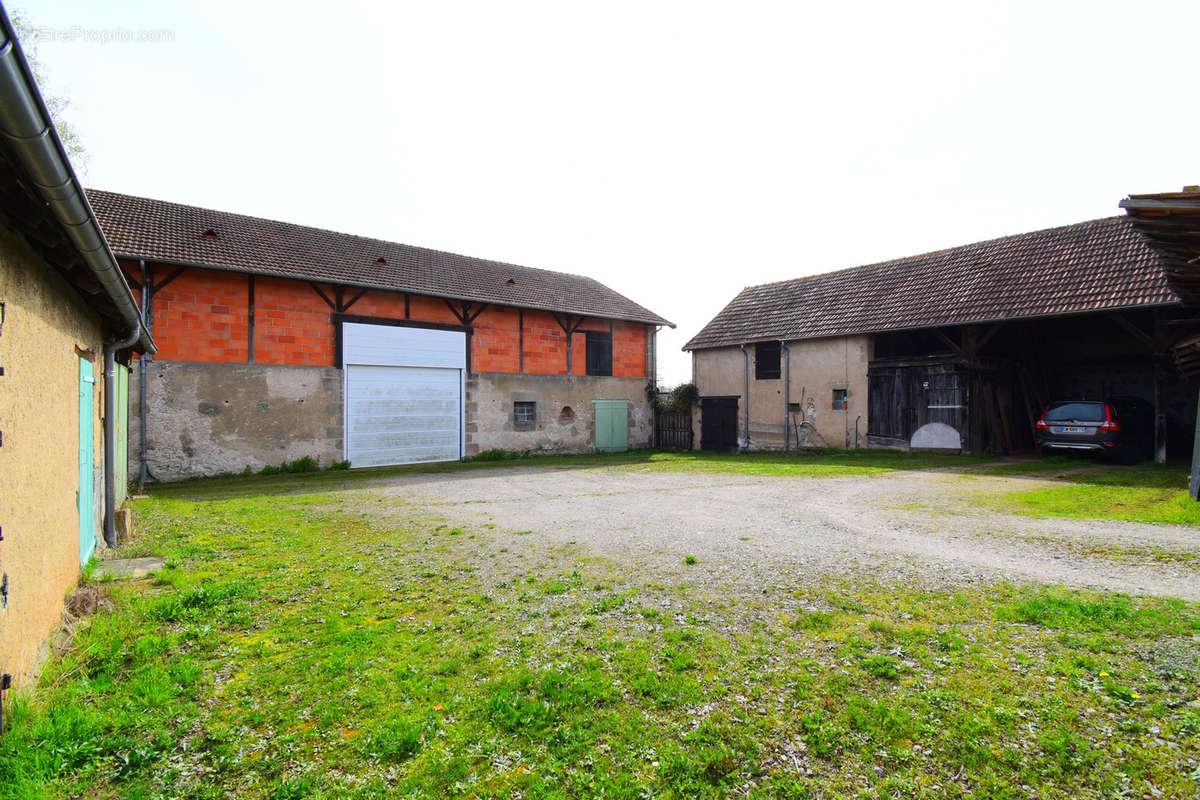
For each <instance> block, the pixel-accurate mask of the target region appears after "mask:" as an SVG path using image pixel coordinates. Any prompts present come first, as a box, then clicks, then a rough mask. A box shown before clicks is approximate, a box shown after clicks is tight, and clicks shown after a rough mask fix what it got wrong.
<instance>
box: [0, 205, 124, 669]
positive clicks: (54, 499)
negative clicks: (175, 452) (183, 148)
mask: <svg viewBox="0 0 1200 800" xmlns="http://www.w3.org/2000/svg"><path fill="white" fill-rule="evenodd" d="M3 224H4V221H0V306H2V310H0V314H2V316H0V366H2V367H3V368H4V375H3V377H0V430H2V432H3V437H4V442H3V447H0V526H2V527H3V531H4V540H3V541H2V542H0V574H3V575H6V576H7V577H8V596H7V602H4V600H3V599H0V673H5V672H7V673H11V674H12V676H13V679H14V681H15V683H16V684H18V685H20V684H22V683H24V682H26V681H27V680H28V678H29V676H30V675H31V673H32V671H33V670H34V668H35V666H36V664H37V661H38V654H39V651H41V649H42V645H43V643H44V642H45V641H46V638H47V637H48V636H49V635H50V633H51V632H52V631H53V630H54V628H55V627H56V626H58V624H59V623H60V622H61V621H62V613H63V599H64V597H65V596H66V594H67V593H68V592H69V591H70V590H71V589H72V588H73V587H74V586H75V584H76V582H77V581H78V579H79V509H78V505H77V499H76V492H77V491H78V489H79V360H80V358H81V356H82V357H83V358H86V359H87V360H89V361H91V362H92V365H93V369H94V374H95V378H96V384H95V385H94V388H93V391H92V409H93V412H92V413H93V417H92V430H93V435H94V441H93V446H92V451H93V462H94V463H93V473H94V481H93V484H94V485H93V498H94V499H95V503H94V509H93V515H94V525H95V531H96V535H97V538H98V539H99V538H100V537H102V535H103V526H102V522H103V502H104V458H103V452H104V451H103V448H102V441H103V440H102V433H103V423H102V421H101V418H100V411H101V409H102V408H103V395H102V387H103V353H102V350H101V343H102V338H101V328H100V320H99V317H98V316H97V315H96V314H95V313H94V312H92V311H91V310H90V309H88V308H87V307H86V306H85V305H84V303H83V302H82V301H81V299H80V297H79V294H78V293H77V292H76V291H75V290H74V289H72V288H71V287H70V286H68V285H67V284H66V283H65V282H64V281H63V280H62V279H61V278H60V277H59V276H58V273H57V272H55V271H54V270H53V269H52V268H51V267H50V266H49V265H47V264H45V263H44V262H43V261H42V260H41V258H40V257H39V256H38V255H36V254H35V253H34V252H33V251H32V250H31V249H30V248H29V247H28V246H27V245H26V244H25V242H24V240H23V239H21V238H20V237H18V236H16V235H15V234H13V233H12V232H11V231H10V230H9V229H7V228H6V227H3ZM101 541H102V539H101ZM101 546H102V545H101Z"/></svg>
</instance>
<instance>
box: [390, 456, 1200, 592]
mask: <svg viewBox="0 0 1200 800" xmlns="http://www.w3.org/2000/svg"><path fill="white" fill-rule="evenodd" d="M1039 485H1051V484H1048V483H1045V482H1042V481H1032V480H1030V479H1028V478H1020V477H985V476H976V475H971V474H963V473H962V472H940V471H919V472H911V471H910V472H889V473H882V474H875V475H869V476H851V477H836V478H794V477H786V478H785V477H755V476H745V475H737V474H723V473H707V472H663V471H653V470H639V469H638V468H637V467H632V468H631V467H627V466H625V467H611V466H602V467H582V468H580V467H572V468H561V467H511V468H503V469H488V470H478V471H471V472H457V473H441V474H436V473H435V474H410V475H405V476H402V477H398V478H396V479H395V481H394V482H392V483H390V484H389V485H388V486H386V487H384V488H382V489H378V488H377V489H375V490H374V491H372V494H379V493H380V492H382V494H384V495H386V496H390V497H392V498H395V499H397V500H403V501H405V502H406V503H415V504H418V505H420V506H422V507H425V508H427V509H429V510H430V511H431V512H432V513H434V514H436V515H438V516H441V517H444V518H446V519H447V520H449V521H451V522H452V523H453V524H456V525H463V526H465V527H467V526H469V527H470V528H471V529H472V530H479V531H484V532H486V533H487V534H488V535H486V536H483V537H482V538H481V541H480V545H481V546H484V545H487V544H489V542H490V544H491V545H494V546H495V547H494V548H489V549H495V548H500V547H501V545H504V547H503V548H502V549H500V550H499V552H503V553H511V557H512V560H513V561H514V563H515V564H517V565H518V566H519V564H520V562H521V561H522V560H523V559H525V558H527V557H529V556H531V555H535V554H536V553H537V552H538V551H539V549H540V550H545V549H546V548H555V547H562V546H571V547H574V548H579V549H582V551H583V552H584V553H587V554H590V555H593V556H596V557H600V558H604V559H610V560H612V561H613V562H615V563H616V564H618V565H620V566H621V567H622V568H629V567H632V568H635V569H637V570H639V571H640V572H641V573H642V574H643V576H644V577H646V578H647V579H650V580H656V579H660V578H661V579H662V580H665V581H671V580H685V579H686V580H689V581H693V582H697V581H701V580H703V581H704V582H706V583H707V584H708V585H709V587H710V588H713V589H717V590H720V591H731V592H735V593H738V594H743V593H747V592H757V591H759V590H760V589H761V590H763V591H765V590H766V589H767V588H768V587H771V588H786V587H789V586H794V585H796V584H797V582H800V583H803V582H805V581H806V580H807V579H812V580H814V581H816V580H827V579H829V578H830V577H831V576H843V577H844V578H845V579H847V580H849V581H851V582H854V581H857V580H875V581H878V580H883V581H892V580H900V581H904V582H907V583H915V584H917V585H920V586H926V587H928V588H931V589H934V588H947V587H952V586H956V585H964V584H973V583H986V582H991V581H996V580H1004V581H1039V582H1050V583H1062V584H1066V585H1068V586H1074V587H1090V588H1098V589H1108V590H1117V591H1122V592H1129V593H1136V594H1152V595H1169V596H1175V597H1179V598H1184V599H1187V600H1192V601H1200V569H1198V568H1200V531H1197V530H1196V529H1193V528H1187V527H1180V526H1171V525H1145V524H1137V523H1127V522H1110V521H1102V520H1075V519H1057V518H1035V517H1025V516H1015V515H1009V514H1000V513H993V512H986V511H980V510H979V507H978V506H977V505H974V504H972V503H970V502H969V499H970V497H971V496H972V495H975V494H979V493H984V494H986V493H996V492H1003V491H1013V490H1016V489H1022V488H1035V487H1037V486H1039ZM488 525H492V526H494V527H493V528H488V527H487V526H488ZM513 533H529V534H532V535H527V536H523V537H521V538H519V539H517V538H513V537H512V536H511V534H513ZM686 555H693V556H695V557H696V560H697V563H696V564H695V565H694V566H691V567H686V566H684V564H683V559H684V557H685V556H686Z"/></svg>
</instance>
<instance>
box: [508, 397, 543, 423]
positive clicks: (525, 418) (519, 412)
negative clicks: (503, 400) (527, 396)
mask: <svg viewBox="0 0 1200 800" xmlns="http://www.w3.org/2000/svg"><path fill="white" fill-rule="evenodd" d="M536 421H537V403H535V402H533V401H531V400H517V401H516V402H514V403H513V422H536Z"/></svg>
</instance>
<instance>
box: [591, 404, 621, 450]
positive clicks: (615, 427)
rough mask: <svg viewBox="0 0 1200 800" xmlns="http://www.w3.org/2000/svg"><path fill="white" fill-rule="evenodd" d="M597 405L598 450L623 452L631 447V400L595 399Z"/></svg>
mask: <svg viewBox="0 0 1200 800" xmlns="http://www.w3.org/2000/svg"><path fill="white" fill-rule="evenodd" d="M592 404H593V405H594V406H595V407H596V451H597V452H599V453H623V452H625V451H626V450H628V449H629V401H628V400H593V401H592Z"/></svg>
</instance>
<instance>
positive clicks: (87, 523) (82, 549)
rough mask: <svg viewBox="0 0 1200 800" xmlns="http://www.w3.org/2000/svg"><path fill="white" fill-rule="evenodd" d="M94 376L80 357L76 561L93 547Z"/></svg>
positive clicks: (82, 559) (85, 559)
mask: <svg viewBox="0 0 1200 800" xmlns="http://www.w3.org/2000/svg"><path fill="white" fill-rule="evenodd" d="M95 386H96V377H95V373H94V371H93V369H92V362H90V361H86V360H84V359H82V358H81V359H79V494H78V496H79V563H80V564H86V563H87V562H88V559H89V558H91V557H92V551H94V550H95V549H96V503H95V498H94V494H95V482H94V481H95V461H94V460H93V459H94V457H95V453H94V448H93V438H92V418H93V416H94V413H93V409H94V408H95V404H94V394H93V391H94V389H95Z"/></svg>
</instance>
